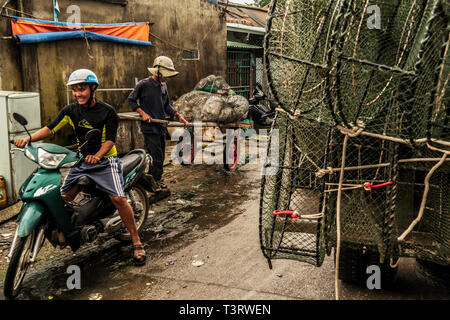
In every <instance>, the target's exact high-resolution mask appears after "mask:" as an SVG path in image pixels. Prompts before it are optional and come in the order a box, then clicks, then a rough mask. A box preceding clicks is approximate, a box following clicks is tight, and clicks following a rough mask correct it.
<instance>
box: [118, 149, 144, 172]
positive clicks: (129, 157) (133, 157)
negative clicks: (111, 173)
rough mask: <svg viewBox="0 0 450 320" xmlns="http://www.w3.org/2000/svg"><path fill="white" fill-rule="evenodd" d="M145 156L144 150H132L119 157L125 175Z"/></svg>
mask: <svg viewBox="0 0 450 320" xmlns="http://www.w3.org/2000/svg"><path fill="white" fill-rule="evenodd" d="M144 156H145V151H144V150H140V149H138V150H133V151H130V152H128V153H127V154H126V155H124V156H123V157H121V158H120V160H121V161H122V172H123V176H124V177H125V176H126V175H127V174H129V173H130V172H131V170H133V169H134V168H135V167H136V166H137V165H138V164H139V162H141V161H142V159H143V158H144Z"/></svg>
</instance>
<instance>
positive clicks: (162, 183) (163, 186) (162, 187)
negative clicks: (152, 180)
mask: <svg viewBox="0 0 450 320" xmlns="http://www.w3.org/2000/svg"><path fill="white" fill-rule="evenodd" d="M158 184H159V187H160V188H161V189H167V185H166V184H165V183H164V182H161V181H159V183H158Z"/></svg>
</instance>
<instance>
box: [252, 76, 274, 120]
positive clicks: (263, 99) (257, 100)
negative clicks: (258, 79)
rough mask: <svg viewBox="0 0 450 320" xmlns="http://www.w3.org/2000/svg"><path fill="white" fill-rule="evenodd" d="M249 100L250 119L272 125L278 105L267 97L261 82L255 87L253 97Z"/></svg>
mask: <svg viewBox="0 0 450 320" xmlns="http://www.w3.org/2000/svg"><path fill="white" fill-rule="evenodd" d="M248 102H249V119H251V120H253V121H254V122H256V123H258V124H260V125H270V124H271V123H272V121H273V119H274V117H275V108H276V107H277V105H276V103H275V102H274V101H272V100H271V99H269V97H267V95H266V94H265V93H264V92H263V90H262V87H261V85H260V84H259V83H257V84H256V86H255V88H254V89H253V97H252V98H250V99H249V100H248ZM267 104H268V106H267Z"/></svg>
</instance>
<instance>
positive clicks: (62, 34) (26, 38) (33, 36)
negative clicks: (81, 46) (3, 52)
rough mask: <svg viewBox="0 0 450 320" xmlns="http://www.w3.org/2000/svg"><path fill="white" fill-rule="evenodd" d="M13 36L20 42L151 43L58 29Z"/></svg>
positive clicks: (143, 44) (145, 44) (142, 44)
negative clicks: (71, 40) (56, 30)
mask: <svg viewBox="0 0 450 320" xmlns="http://www.w3.org/2000/svg"><path fill="white" fill-rule="evenodd" d="M14 38H15V39H16V40H18V41H19V42H20V43H22V44H24V43H37V42H48V41H57V40H67V39H79V38H81V39H84V38H87V39H89V40H99V41H112V42H119V43H125V44H133V45H140V46H150V45H151V44H152V43H151V42H150V41H139V40H133V39H126V38H121V37H115V36H109V35H106V34H99V33H95V32H89V31H58V32H43V33H26V34H19V35H15V36H14Z"/></svg>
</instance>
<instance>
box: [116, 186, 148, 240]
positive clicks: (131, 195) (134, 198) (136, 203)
mask: <svg viewBox="0 0 450 320" xmlns="http://www.w3.org/2000/svg"><path fill="white" fill-rule="evenodd" d="M126 196H127V200H128V202H129V203H130V205H131V208H132V209H133V213H134V219H135V221H136V229H137V232H138V234H141V232H142V230H143V229H144V226H145V222H146V221H147V216H148V211H149V209H150V208H149V202H148V197H147V193H146V192H145V189H144V188H143V187H142V186H140V185H135V186H133V187H132V188H131V189H130V190H129V191H127V192H126ZM117 239H119V240H121V241H130V240H131V235H130V233H129V232H128V230H126V229H125V231H124V232H123V233H120V234H119V235H118V236H117Z"/></svg>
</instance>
